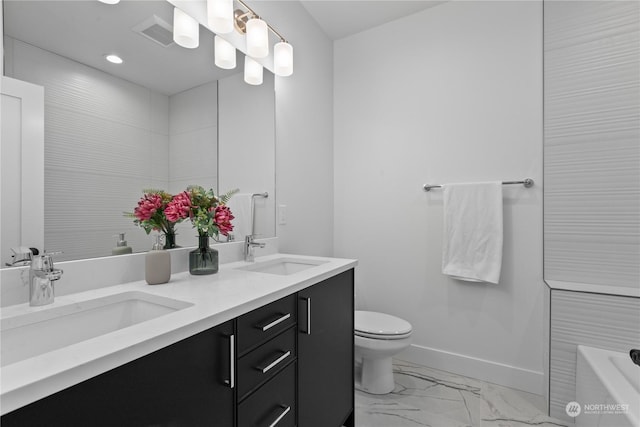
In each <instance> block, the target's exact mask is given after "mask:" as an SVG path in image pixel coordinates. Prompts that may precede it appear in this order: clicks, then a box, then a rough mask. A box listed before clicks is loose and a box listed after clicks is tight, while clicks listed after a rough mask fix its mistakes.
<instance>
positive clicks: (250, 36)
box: [247, 16, 269, 58]
mask: <svg viewBox="0 0 640 427" xmlns="http://www.w3.org/2000/svg"><path fill="white" fill-rule="evenodd" d="M247 55H249V56H251V57H253V58H266V57H267V56H269V29H268V28H267V23H266V22H264V21H263V20H262V19H260V18H258V17H257V16H254V17H253V18H251V19H249V20H248V21H247Z"/></svg>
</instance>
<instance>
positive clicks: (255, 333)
mask: <svg viewBox="0 0 640 427" xmlns="http://www.w3.org/2000/svg"><path fill="white" fill-rule="evenodd" d="M295 323H296V296H295V295H289V296H287V297H285V298H282V299H279V300H278V301H274V302H272V303H271V304H267V305H265V306H264V307H260V308H257V309H255V310H253V311H251V312H249V313H247V314H244V315H242V316H240V317H238V344H237V345H238V355H240V356H242V355H243V354H244V353H246V352H247V351H249V350H251V349H252V348H254V347H256V346H258V345H260V344H262V343H263V342H265V341H267V340H269V339H270V338H272V337H274V336H276V335H277V334H278V333H280V332H282V331H284V330H285V329H287V328H288V327H289V326H291V325H293V324H295Z"/></svg>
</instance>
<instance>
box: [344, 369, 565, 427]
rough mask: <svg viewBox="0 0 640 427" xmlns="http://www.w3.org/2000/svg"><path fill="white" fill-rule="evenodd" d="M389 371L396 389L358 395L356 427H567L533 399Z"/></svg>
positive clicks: (430, 374)
mask: <svg viewBox="0 0 640 427" xmlns="http://www.w3.org/2000/svg"><path fill="white" fill-rule="evenodd" d="M393 370H394V380H395V383H396V388H395V389H394V390H393V392H391V393H390V394H387V395H381V396H377V395H373V394H369V393H365V392H363V391H360V390H357V389H356V399H355V406H356V410H355V412H356V413H355V416H356V426H357V427H411V426H428V427H466V426H469V427H520V426H541V427H558V426H567V424H566V423H565V422H563V421H560V420H557V419H554V418H551V417H549V416H547V415H546V412H545V411H544V401H543V398H542V397H541V396H538V395H535V394H530V393H525V392H521V391H518V390H513V389H510V388H507V387H502V386H498V385H495V384H491V383H487V382H483V381H480V380H476V379H472V378H467V377H461V376H458V375H453V374H450V373H448V372H443V371H438V370H435V369H431V368H427V367H424V366H419V365H415V364H412V363H409V362H404V361H401V360H394V365H393ZM358 375H359V372H358V367H357V366H356V378H357V376H358ZM356 387H357V385H356Z"/></svg>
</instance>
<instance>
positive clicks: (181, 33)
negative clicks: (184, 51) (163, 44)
mask: <svg viewBox="0 0 640 427" xmlns="http://www.w3.org/2000/svg"><path fill="white" fill-rule="evenodd" d="M173 41H174V42H176V43H177V44H179V45H180V46H182V47H186V48H188V49H195V48H197V47H198V45H199V44H200V25H199V24H198V21H196V20H195V19H193V18H192V17H191V16H189V15H187V14H186V13H185V12H183V11H182V10H180V9H178V8H177V7H174V8H173Z"/></svg>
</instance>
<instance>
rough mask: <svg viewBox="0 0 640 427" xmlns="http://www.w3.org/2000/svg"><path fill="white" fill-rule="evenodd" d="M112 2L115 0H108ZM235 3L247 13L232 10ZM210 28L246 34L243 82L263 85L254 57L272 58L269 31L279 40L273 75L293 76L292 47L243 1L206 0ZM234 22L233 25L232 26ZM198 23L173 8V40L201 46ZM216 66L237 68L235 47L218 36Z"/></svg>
mask: <svg viewBox="0 0 640 427" xmlns="http://www.w3.org/2000/svg"><path fill="white" fill-rule="evenodd" d="M107 1H113V0H107ZM234 1H235V2H237V3H239V4H240V5H241V6H242V7H243V8H244V9H245V10H242V9H235V10H233V4H234ZM206 2H207V26H208V28H209V29H211V30H212V31H213V32H214V33H216V34H226V33H229V32H230V31H232V30H231V29H230V27H231V26H233V27H235V29H236V30H237V31H238V32H239V33H241V34H246V46H247V55H246V58H245V67H244V79H245V81H246V82H247V83H249V84H252V85H259V84H262V73H263V67H262V65H261V64H260V63H258V62H257V61H256V60H255V59H254V58H257V59H259V58H266V57H267V56H269V31H271V32H272V33H273V34H275V35H276V36H277V37H278V38H279V39H280V40H279V42H278V43H276V44H275V46H274V50H273V65H274V73H275V74H276V75H277V76H281V77H287V76H290V75H291V74H293V46H291V44H289V42H287V40H285V38H284V37H282V35H281V34H280V33H279V32H277V31H276V30H275V29H274V28H273V27H272V26H271V25H269V24H268V23H267V22H266V21H265V20H263V19H261V18H260V17H259V16H258V15H257V14H256V13H255V12H254V11H253V9H251V8H250V7H249V6H247V4H246V3H245V2H244V1H243V0H206ZM229 22H231V25H230V24H229ZM198 33H199V25H198V22H197V21H196V20H195V19H193V18H191V17H190V16H189V15H187V14H186V13H184V12H183V11H182V10H180V9H178V8H174V20H173V40H174V41H175V42H176V43H177V44H179V45H180V46H183V47H187V48H196V47H198V35H199V34H198ZM214 54H215V64H216V65H217V66H218V67H220V68H224V69H232V68H235V66H236V64H235V48H234V47H233V45H231V44H230V43H228V42H227V41H226V40H224V39H222V38H220V37H219V36H218V35H216V37H215V52H214Z"/></svg>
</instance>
